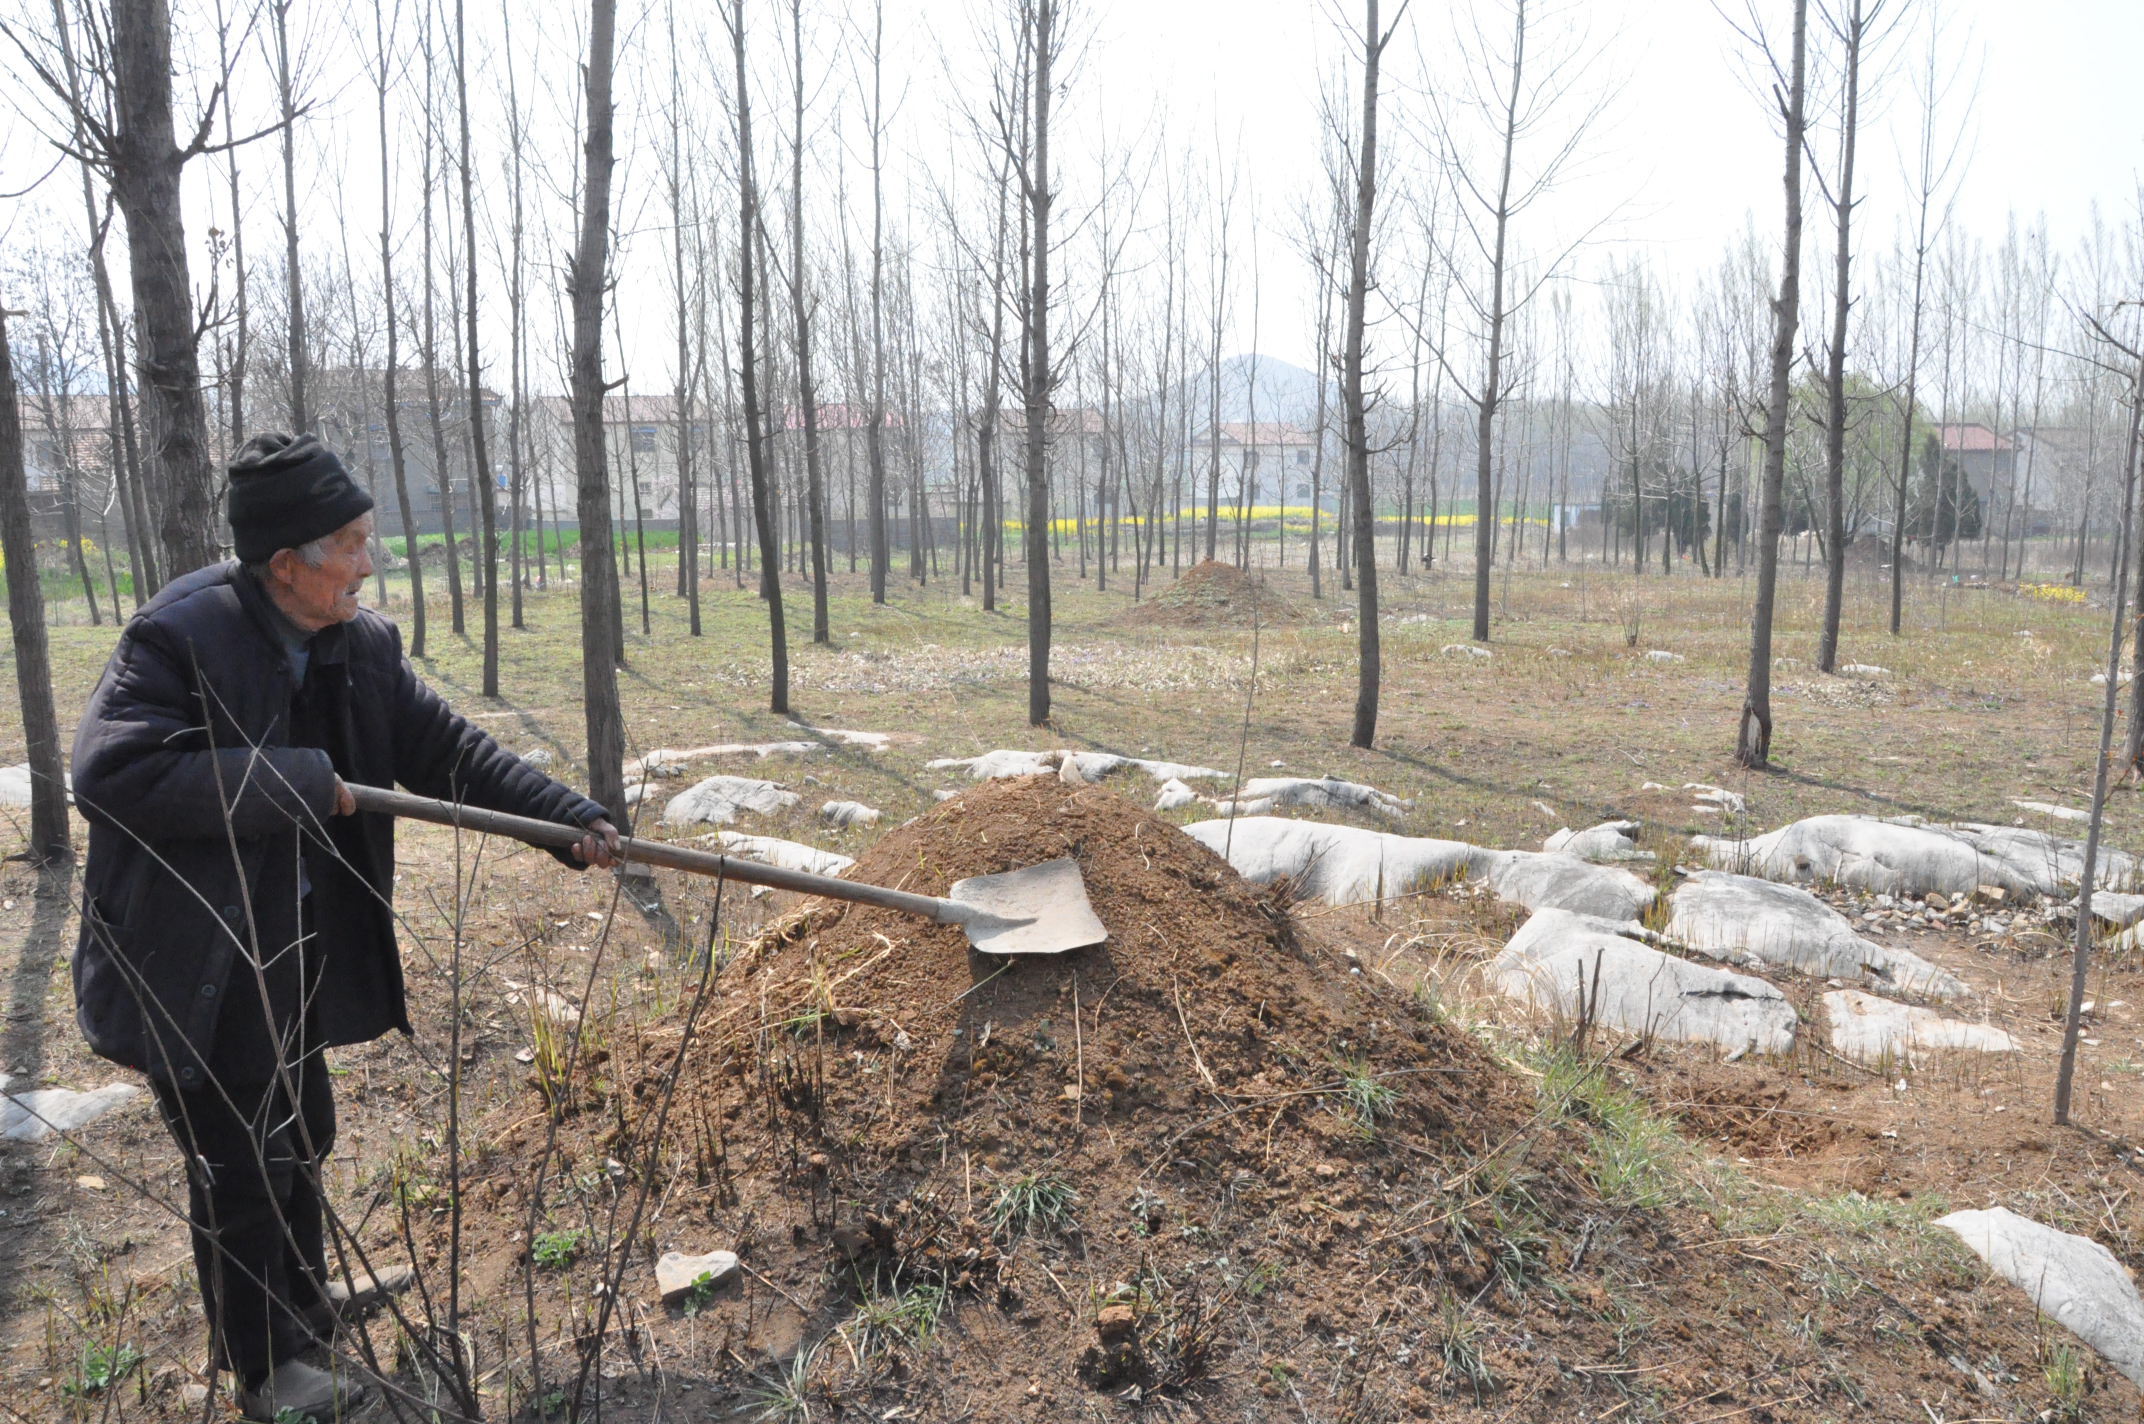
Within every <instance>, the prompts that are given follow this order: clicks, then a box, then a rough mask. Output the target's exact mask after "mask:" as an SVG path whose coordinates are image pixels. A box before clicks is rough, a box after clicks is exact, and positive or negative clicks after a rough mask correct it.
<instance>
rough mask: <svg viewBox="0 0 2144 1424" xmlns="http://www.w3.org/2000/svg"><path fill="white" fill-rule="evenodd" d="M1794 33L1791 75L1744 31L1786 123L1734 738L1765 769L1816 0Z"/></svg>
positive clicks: (1747, 758)
mask: <svg viewBox="0 0 2144 1424" xmlns="http://www.w3.org/2000/svg"><path fill="white" fill-rule="evenodd" d="M1793 24H1794V38H1793V41H1792V49H1791V58H1790V59H1789V61H1788V71H1787V73H1786V75H1785V76H1781V75H1780V74H1779V63H1778V56H1777V55H1776V53H1775V52H1774V51H1773V49H1772V48H1771V46H1770V45H1769V44H1768V43H1767V42H1766V41H1765V38H1764V35H1763V32H1762V30H1761V29H1760V28H1759V26H1758V21H1757V19H1756V16H1755V14H1754V12H1752V14H1751V17H1750V27H1749V29H1748V30H1746V31H1745V32H1744V33H1745V34H1747V35H1749V36H1751V37H1752V38H1754V39H1755V40H1756V41H1757V43H1758V44H1759V45H1760V46H1761V47H1762V48H1763V50H1764V55H1765V59H1766V61H1767V64H1768V65H1769V67H1770V68H1771V70H1772V72H1773V77H1774V79H1775V80H1780V79H1782V78H1783V80H1784V86H1785V87H1784V89H1783V90H1782V89H1781V88H1780V87H1779V84H1778V83H1775V84H1774V86H1773V91H1772V92H1773V94H1774V96H1775V98H1776V100H1777V102H1778V104H1779V109H1780V116H1781V118H1782V119H1783V120H1784V121H1785V125H1786V168H1785V176H1784V178H1783V180H1782V181H1783V183H1784V185H1785V188H1786V208H1787V216H1786V240H1785V242H1784V243H1783V244H1782V247H1781V251H1780V271H1779V297H1778V299H1777V300H1776V301H1775V302H1774V303H1773V305H1772V366H1771V384H1770V387H1769V394H1768V396H1767V398H1766V405H1765V414H1764V479H1763V483H1762V486H1761V488H1760V489H1759V492H1758V498H1759V506H1758V515H1757V599H1756V604H1755V606H1754V607H1753V608H1752V609H1751V611H1750V651H1749V685H1748V690H1747V691H1746V692H1745V693H1744V695H1743V700H1742V718H1741V725H1740V728H1739V730H1738V731H1737V733H1736V738H1735V760H1736V761H1737V762H1739V763H1741V764H1742V765H1743V766H1747V767H1763V766H1768V765H1770V763H1771V755H1772V614H1773V610H1774V609H1775V608H1776V607H1777V604H1778V595H1779V536H1780V533H1781V531H1782V529H1783V528H1784V527H1785V518H1784V513H1783V511H1782V509H1781V507H1780V505H1781V492H1782V486H1783V485H1784V483H1785V481H1786V465H1787V407H1788V399H1789V396H1790V395H1791V393H1792V392H1791V389H1790V386H1791V382H1792V378H1793V374H1794V334H1795V329H1796V327H1797V325H1798V323H1799V317H1800V314H1801V305H1800V304H1801V280H1802V134H1803V129H1804V101H1805V99H1806V98H1807V89H1808V40H1809V0H1794V21H1793Z"/></svg>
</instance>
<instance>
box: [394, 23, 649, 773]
mask: <svg viewBox="0 0 2144 1424" xmlns="http://www.w3.org/2000/svg"><path fill="white" fill-rule="evenodd" d="M418 34H419V40H418V48H419V51H420V53H421V54H422V55H423V56H424V137H423V148H422V152H423V159H422V163H423V170H424V171H423V173H422V175H421V178H420V182H419V189H420V192H421V193H422V195H423V196H422V199H421V201H422V203H423V215H424V216H423V233H424V252H423V260H424V308H423V313H422V317H423V326H422V328H421V331H420V334H419V338H418V340H419V352H420V354H421V356H422V357H423V360H424V404H425V418H426V422H427V423H428V424H429V425H430V426H431V430H432V478H433V480H434V482H435V483H436V484H437V485H438V487H439V522H440V529H441V532H442V534H443V535H444V538H443V539H442V542H443V543H444V545H445V546H446V555H447V605H448V613H449V615H450V620H451V622H452V624H453V627H454V632H455V635H456V636H460V635H462V634H463V633H465V632H467V631H468V622H467V619H466V618H465V617H464V614H463V606H462V556H461V548H460V544H459V542H458V541H457V539H456V538H455V531H454V466H453V465H452V463H451V462H450V461H449V460H448V458H447V424H446V421H447V417H446V407H445V401H444V400H443V398H442V397H441V394H440V389H439V384H440V383H439V327H438V307H437V296H438V293H437V289H436V276H437V270H438V269H437V264H436V262H435V261H434V258H433V252H432V239H433V227H432V198H433V193H434V191H435V189H436V187H437V181H436V175H437V173H438V170H437V169H435V168H434V167H433V166H432V165H433V162H434V161H435V159H438V157H439V115H438V94H439V86H438V83H437V76H436V73H435V59H434V54H433V50H432V21H431V11H430V7H429V6H427V7H426V9H425V16H424V19H423V21H422V23H421V24H420V26H419V30H418ZM439 161H441V162H442V164H443V163H444V160H439ZM450 325H451V322H450ZM404 543H405V544H406V545H407V546H408V549H409V555H410V557H411V558H413V559H414V558H416V557H417V556H418V550H417V544H416V535H415V533H414V532H411V533H409V534H407V536H406V537H405V539H404ZM604 804H605V805H609V804H610V803H609V802H604Z"/></svg>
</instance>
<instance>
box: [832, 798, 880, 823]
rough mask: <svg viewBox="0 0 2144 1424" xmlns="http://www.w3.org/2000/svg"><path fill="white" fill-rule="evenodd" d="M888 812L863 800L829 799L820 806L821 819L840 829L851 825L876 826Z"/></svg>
mask: <svg viewBox="0 0 2144 1424" xmlns="http://www.w3.org/2000/svg"><path fill="white" fill-rule="evenodd" d="M885 814H886V813H885V812H883V811H881V810H879V809H878V808H877V807H876V806H866V805H865V804H864V803H863V802H861V801H829V802H827V803H826V804H825V805H823V806H821V807H820V808H819V819H820V820H822V821H824V822H826V823H827V824H828V825H829V826H833V827H835V828H836V829H838V830H847V829H848V828H849V827H851V826H875V825H877V824H878V823H879V820H880V818H881V817H883V816H884V815H885Z"/></svg>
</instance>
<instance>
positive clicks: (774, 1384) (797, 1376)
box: [737, 1346, 819, 1424]
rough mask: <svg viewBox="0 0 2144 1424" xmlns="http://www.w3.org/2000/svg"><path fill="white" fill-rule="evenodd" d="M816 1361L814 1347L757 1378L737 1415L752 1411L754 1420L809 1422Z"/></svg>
mask: <svg viewBox="0 0 2144 1424" xmlns="http://www.w3.org/2000/svg"><path fill="white" fill-rule="evenodd" d="M818 1359H819V1350H818V1347H817V1346H812V1347H811V1348H810V1349H805V1350H799V1351H797V1352H796V1354H795V1355H794V1356H792V1357H791V1358H790V1361H789V1363H788V1364H786V1365H783V1366H781V1367H780V1368H778V1369H776V1370H774V1371H773V1372H772V1373H769V1374H765V1375H762V1376H760V1377H759V1379H758V1380H757V1381H756V1382H755V1383H753V1385H752V1386H751V1387H750V1388H748V1389H747V1390H746V1391H745V1395H744V1405H743V1407H742V1408H740V1409H738V1411H737V1412H738V1413H739V1414H743V1413H744V1412H745V1411H746V1410H752V1411H755V1412H754V1413H753V1414H752V1417H753V1418H754V1419H756V1420H775V1421H781V1424H789V1421H795V1424H803V1421H805V1420H807V1419H810V1418H811V1372H812V1366H813V1365H815V1364H817V1363H818Z"/></svg>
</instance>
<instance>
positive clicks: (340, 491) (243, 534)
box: [226, 432, 372, 564]
mask: <svg viewBox="0 0 2144 1424" xmlns="http://www.w3.org/2000/svg"><path fill="white" fill-rule="evenodd" d="M226 508H227V510H228V513H229V515H230V520H231V534H232V535H233V541H234V543H235V544H236V546H237V553H238V557H239V558H240V559H241V560H243V561H244V562H246V563H249V564H257V563H261V562H263V561H265V560H266V559H268V558H270V557H272V556H273V555H274V554H275V551H276V550H278V549H295V548H297V547H298V546H299V545H301V544H309V543H311V542H312V541H313V540H315V539H318V538H319V537H321V536H322V535H323V534H332V533H334V532H335V531H336V530H338V529H340V528H342V527H343V525H345V524H348V523H349V522H350V521H351V520H353V519H355V518H357V517H358V516H359V515H360V514H363V513H364V512H365V511H366V510H368V509H371V508H372V496H371V495H369V494H367V493H365V490H364V487H363V486H362V485H360V484H358V482H357V481H356V480H353V479H351V478H350V472H349V470H347V469H345V468H344V467H343V463H342V461H341V460H339V459H337V458H336V455H335V452H334V451H333V450H330V449H329V448H328V447H327V446H325V445H323V444H321V443H320V440H319V438H318V437H317V436H312V435H300V436H297V437H296V438H292V437H291V436H288V435H281V434H276V433H273V432H268V433H263V434H260V435H256V436H254V437H253V438H252V439H251V440H248V441H247V442H246V443H245V444H244V445H242V446H240V447H239V451H238V457H237V458H236V459H234V460H232V461H231V495H230V500H229V503H228V505H227V506H226Z"/></svg>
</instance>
